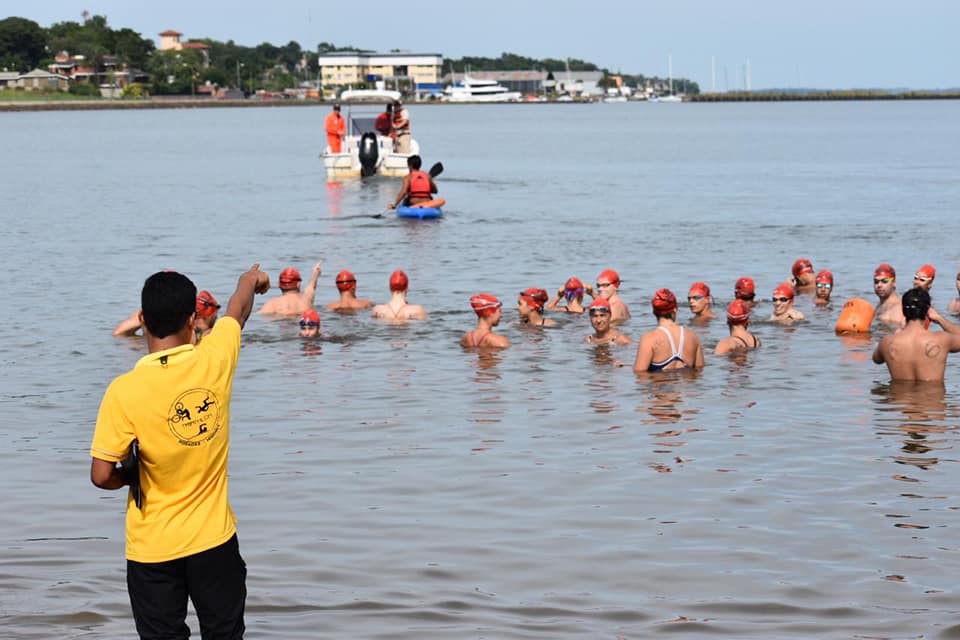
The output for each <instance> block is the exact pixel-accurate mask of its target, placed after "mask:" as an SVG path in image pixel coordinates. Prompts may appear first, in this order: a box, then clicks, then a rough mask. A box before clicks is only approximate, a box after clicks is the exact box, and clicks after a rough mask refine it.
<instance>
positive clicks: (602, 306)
mask: <svg viewBox="0 0 960 640" xmlns="http://www.w3.org/2000/svg"><path fill="white" fill-rule="evenodd" d="M587 309H588V310H589V312H590V315H593V314H594V313H598V312H599V313H610V303H609V302H607V299H606V298H594V299H593V302H591V303H590V306H589V307H587Z"/></svg>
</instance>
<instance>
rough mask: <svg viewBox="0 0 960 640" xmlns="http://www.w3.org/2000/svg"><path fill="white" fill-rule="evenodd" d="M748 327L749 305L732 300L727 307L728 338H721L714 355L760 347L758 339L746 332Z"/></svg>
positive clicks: (741, 301)
mask: <svg viewBox="0 0 960 640" xmlns="http://www.w3.org/2000/svg"><path fill="white" fill-rule="evenodd" d="M749 326H750V305H749V304H747V303H746V302H745V301H743V300H734V301H733V302H731V303H730V304H729V306H727V327H729V328H730V336H729V337H727V338H721V339H720V340H719V341H718V342H717V346H716V348H715V349H714V350H713V353H714V355H717V356H722V355H724V354H727V353H737V352H740V351H749V350H750V349H756V348H757V347H759V346H760V339H759V338H758V337H756V336H755V335H753V334H752V333H750V332H749V331H747V327H749Z"/></svg>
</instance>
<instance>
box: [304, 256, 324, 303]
mask: <svg viewBox="0 0 960 640" xmlns="http://www.w3.org/2000/svg"><path fill="white" fill-rule="evenodd" d="M322 269H323V260H318V261H317V264H315V265H313V269H311V271H310V282H308V283H307V286H306V287H305V288H304V290H303V298H304V299H305V300H306V301H307V302H309V303H310V306H311V307H312V306H313V299H314V297H316V295H317V279H318V278H319V277H320V271H321V270H322Z"/></svg>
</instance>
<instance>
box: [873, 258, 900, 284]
mask: <svg viewBox="0 0 960 640" xmlns="http://www.w3.org/2000/svg"><path fill="white" fill-rule="evenodd" d="M873 277H874V278H893V279H894V280H896V278H897V270H896V269H894V268H893V267H891V266H890V265H888V264H887V263H886V262H884V263H883V264H881V265H880V266H879V267H877V268H876V269H874V271H873Z"/></svg>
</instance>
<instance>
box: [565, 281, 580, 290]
mask: <svg viewBox="0 0 960 640" xmlns="http://www.w3.org/2000/svg"><path fill="white" fill-rule="evenodd" d="M563 288H564V289H565V290H566V291H576V290H577V289H583V283H582V282H580V278H569V279H568V280H567V281H566V282H565V283H564V284H563Z"/></svg>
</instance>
